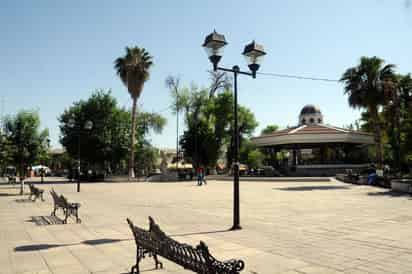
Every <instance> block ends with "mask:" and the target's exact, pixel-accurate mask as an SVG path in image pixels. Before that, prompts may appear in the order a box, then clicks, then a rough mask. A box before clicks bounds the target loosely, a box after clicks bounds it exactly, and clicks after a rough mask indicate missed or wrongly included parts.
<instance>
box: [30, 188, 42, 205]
mask: <svg viewBox="0 0 412 274" xmlns="http://www.w3.org/2000/svg"><path fill="white" fill-rule="evenodd" d="M29 188H30V195H29V200H32V197H33V196H34V200H32V201H33V202H35V201H36V199H37V198H39V197H40V198H41V200H42V201H44V198H43V192H44V190H43V189H40V188H37V187H35V186H34V185H33V184H29Z"/></svg>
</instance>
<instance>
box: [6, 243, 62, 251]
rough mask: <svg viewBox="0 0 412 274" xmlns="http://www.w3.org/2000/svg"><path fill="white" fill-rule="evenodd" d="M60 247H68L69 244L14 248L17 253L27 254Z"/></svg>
mask: <svg viewBox="0 0 412 274" xmlns="http://www.w3.org/2000/svg"><path fill="white" fill-rule="evenodd" d="M60 246H67V244H62V245H60V244H36V245H22V246H17V247H15V248H14V251H16V252H27V251H39V250H46V249H50V248H55V247H60Z"/></svg>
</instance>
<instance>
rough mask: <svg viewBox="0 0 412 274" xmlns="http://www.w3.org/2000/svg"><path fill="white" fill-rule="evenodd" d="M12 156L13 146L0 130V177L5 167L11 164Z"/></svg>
mask: <svg viewBox="0 0 412 274" xmlns="http://www.w3.org/2000/svg"><path fill="white" fill-rule="evenodd" d="M12 155H13V146H12V144H11V142H10V140H9V138H7V136H6V134H4V133H3V130H2V129H0V174H1V175H0V176H2V174H3V173H4V171H5V170H6V167H7V165H10V164H11V163H12Z"/></svg>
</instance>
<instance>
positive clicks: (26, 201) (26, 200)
mask: <svg viewBox="0 0 412 274" xmlns="http://www.w3.org/2000/svg"><path fill="white" fill-rule="evenodd" d="M14 201H15V202H16V203H23V204H25V203H34V202H35V201H34V200H30V199H29V198H27V199H16V200H14Z"/></svg>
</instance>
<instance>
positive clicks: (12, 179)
mask: <svg viewBox="0 0 412 274" xmlns="http://www.w3.org/2000/svg"><path fill="white" fill-rule="evenodd" d="M7 179H8V181H9V184H15V183H16V176H11V175H10V176H8V177H7Z"/></svg>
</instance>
